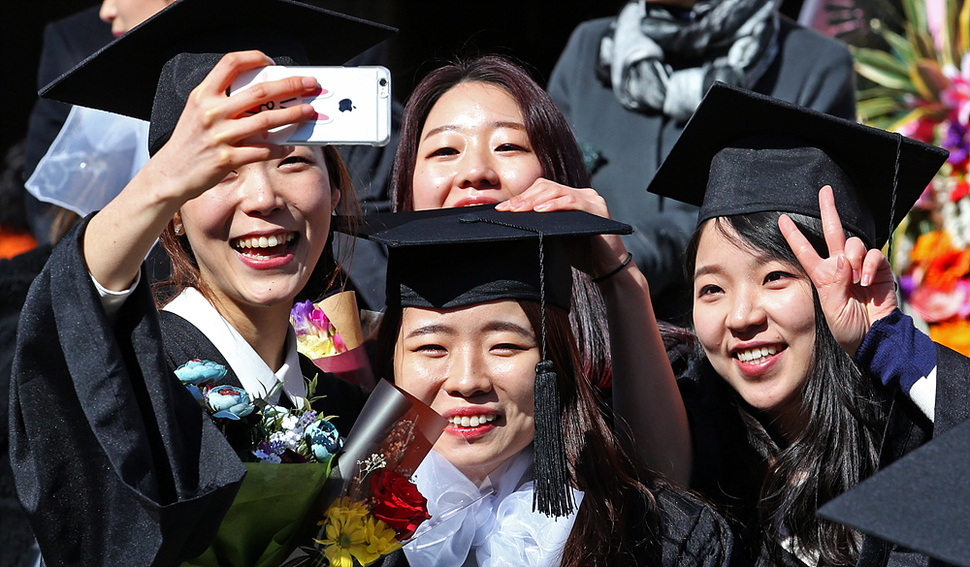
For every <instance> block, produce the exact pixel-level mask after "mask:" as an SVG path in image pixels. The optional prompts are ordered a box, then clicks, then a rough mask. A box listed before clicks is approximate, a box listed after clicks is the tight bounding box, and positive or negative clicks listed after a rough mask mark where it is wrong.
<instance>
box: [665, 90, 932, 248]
mask: <svg viewBox="0 0 970 567" xmlns="http://www.w3.org/2000/svg"><path fill="white" fill-rule="evenodd" d="M946 156H947V151H946V150H944V149H942V148H938V147H935V146H931V145H928V144H924V143H922V142H917V141H915V140H912V139H910V138H906V137H905V136H901V135H899V134H894V133H890V132H886V131H885V130H880V129H878V128H872V127H869V126H865V125H862V124H858V123H856V122H852V121H849V120H844V119H842V118H837V117H835V116H831V115H828V114H824V113H822V112H818V111H816V110H812V109H809V108H803V107H800V106H797V105H795V104H792V103H789V102H785V101H781V100H777V99H774V98H771V97H768V96H765V95H761V94H758V93H753V92H751V91H747V90H745V89H741V88H738V87H733V86H729V85H725V84H724V83H715V84H714V85H713V86H712V87H711V89H710V90H709V91H708V93H707V95H706V96H705V97H704V100H703V101H701V104H700V106H698V107H697V111H696V112H695V113H694V115H693V116H692V117H691V119H690V121H689V122H688V123H687V126H686V127H685V128H684V131H683V133H682V134H681V136H680V138H679V139H678V140H677V143H676V144H675V145H674V147H673V148H672V149H671V151H670V155H668V156H667V159H666V160H664V162H663V164H662V165H661V166H660V169H659V171H658V172H657V175H656V176H655V177H654V179H653V181H652V182H651V184H650V187H649V188H648V190H649V191H650V192H652V193H656V194H658V195H662V196H664V197H669V198H671V199H675V200H678V201H682V202H685V203H690V204H692V205H698V206H700V211H699V213H698V225H699V224H700V223H703V222H704V221H706V220H708V219H710V218H714V217H719V216H730V215H737V214H746V213H755V212H766V211H781V212H786V213H800V214H804V215H808V216H812V217H815V218H819V217H820V213H819V208H818V191H819V189H821V188H822V186H824V185H831V186H832V191H833V193H834V195H835V203H836V206H837V207H838V211H839V216H840V218H841V220H842V224H843V226H844V227H845V228H847V229H849V230H850V231H851V232H852V233H854V234H855V235H857V236H859V237H860V238H862V239H863V241H864V242H865V243H866V244H867V245H868V246H870V247H877V248H881V247H882V246H883V245H884V244H885V243H886V242H887V240H888V239H889V236H890V234H891V231H892V229H894V228H895V227H896V226H897V225H898V224H899V222H900V221H901V220H902V219H903V217H904V216H905V215H906V213H907V212H909V209H910V207H912V205H913V203H915V202H916V199H918V198H919V196H920V194H922V192H923V190H924V189H925V188H926V186H927V184H928V183H929V182H930V180H931V179H932V178H933V175H935V174H936V172H937V170H938V169H939V168H940V166H941V165H943V162H944V160H945V159H946ZM897 167H898V172H897ZM894 194H895V199H894Z"/></svg>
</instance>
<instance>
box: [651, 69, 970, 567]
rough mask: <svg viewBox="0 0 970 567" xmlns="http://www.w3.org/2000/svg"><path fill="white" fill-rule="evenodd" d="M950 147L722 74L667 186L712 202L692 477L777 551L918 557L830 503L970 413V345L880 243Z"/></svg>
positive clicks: (863, 559) (704, 231) (702, 253)
mask: <svg viewBox="0 0 970 567" xmlns="http://www.w3.org/2000/svg"><path fill="white" fill-rule="evenodd" d="M945 158H946V152H945V151H944V150H942V149H940V148H935V147H932V146H927V145H925V144H921V143H919V142H915V141H913V140H910V139H907V138H904V137H902V136H899V135H895V134H890V133H887V132H884V131H882V130H877V129H874V128H869V127H866V126H862V125H859V124H856V123H853V122H849V121H845V120H841V119H838V118H833V117H831V116H827V115H824V114H821V113H817V112H814V111H810V110H807V109H804V108H800V107H797V106H795V105H791V104H788V103H784V102H781V101H777V100H774V99H771V98H768V97H764V96H761V95H756V94H753V93H750V92H747V91H744V90H742V89H736V88H733V87H727V86H724V85H720V84H716V85H715V86H714V87H713V88H712V89H711V91H710V92H709V93H708V95H707V97H706V98H705V100H704V102H703V103H702V104H701V107H700V108H699V109H698V111H697V113H696V114H695V115H694V117H693V118H692V119H691V122H690V123H689V124H688V126H687V128H686V129H685V131H684V135H683V136H682V137H681V139H680V140H679V141H678V143H677V145H676V146H675V147H674V149H673V151H672V152H671V154H670V156H669V157H668V158H667V160H666V162H665V163H664V165H663V167H662V168H661V170H660V172H659V173H658V175H657V177H656V178H655V180H654V182H653V184H652V185H651V187H650V190H651V191H653V192H655V193H659V194H662V195H665V196H668V197H671V198H675V199H680V200H683V201H686V202H689V203H692V204H696V205H699V206H700V207H701V209H700V215H699V220H698V229H697V231H696V233H695V235H694V237H693V239H692V241H691V246H690V248H689V249H688V254H687V274H688V277H689V278H690V279H691V280H692V282H693V303H694V307H693V323H694V331H695V333H696V340H697V343H698V346H699V347H700V348H699V349H698V356H697V359H696V360H695V361H694V363H693V364H692V367H691V369H690V370H689V371H688V375H687V376H685V377H683V378H682V379H681V390H682V393H683V396H684V401H685V404H686V406H687V409H688V415H689V416H690V421H691V431H692V439H693V441H694V462H693V474H692V480H691V486H692V487H693V488H695V489H696V490H698V491H700V492H701V493H702V494H704V495H705V496H707V497H709V498H710V499H712V500H714V501H715V502H717V503H718V504H719V505H721V506H722V507H723V509H724V510H725V511H726V513H727V514H729V516H730V517H732V518H733V519H734V521H735V522H736V524H735V526H736V527H737V528H738V529H739V531H740V532H741V537H742V540H743V541H744V544H745V547H746V548H747V551H748V553H749V554H750V555H751V557H752V559H755V560H756V561H757V562H758V563H759V565H799V564H806V565H848V564H857V563H858V564H859V565H869V566H873V567H876V566H882V565H886V564H887V562H890V561H896V560H905V559H904V558H902V557H898V558H895V559H891V558H890V554H891V553H902V551H901V550H894V549H892V547H891V546H890V545H889V544H887V543H885V542H881V541H878V540H875V539H874V538H869V537H866V538H864V537H863V536H862V535H861V534H859V533H858V532H854V531H852V530H850V529H848V528H846V527H843V526H840V525H838V524H836V523H834V522H831V521H827V520H822V519H819V518H817V517H816V512H817V510H818V508H819V506H821V505H822V504H824V503H825V502H827V501H829V500H831V499H832V498H834V497H836V496H838V495H839V494H841V493H843V492H845V491H847V490H848V489H850V488H852V487H853V486H855V485H856V484H857V483H858V482H859V481H860V480H862V479H864V478H866V477H868V476H870V475H872V474H873V473H874V472H875V471H876V470H877V469H878V468H879V467H881V466H884V465H885V464H887V463H889V462H891V461H893V460H894V459H895V458H897V457H898V456H899V455H901V454H903V453H905V452H906V451H908V450H910V449H912V448H913V447H914V446H916V445H918V444H919V443H921V442H922V441H924V440H925V439H926V438H927V437H928V436H929V435H930V434H936V433H939V432H940V431H943V430H945V429H947V428H948V427H950V425H952V424H953V423H954V422H955V420H958V419H961V417H958V416H965V415H966V412H967V409H968V405H967V404H966V396H965V395H960V396H953V392H955V391H960V389H961V388H963V389H964V390H963V391H966V390H965V388H967V387H968V384H967V380H968V378H967V372H966V370H967V369H968V367H967V364H966V360H965V359H962V357H959V356H958V355H956V354H955V353H953V352H952V351H949V350H947V349H945V348H943V347H939V348H937V347H936V346H935V345H933V343H932V342H930V341H929V339H928V338H927V337H926V336H925V335H922V334H920V333H918V332H916V331H915V330H914V329H913V327H912V322H911V321H909V320H908V318H906V317H905V316H903V315H902V314H901V313H899V311H898V310H896V309H895V307H896V303H895V293H894V289H893V278H892V272H891V270H890V269H889V265H888V262H887V261H886V260H885V257H883V256H882V254H881V253H880V252H879V250H878V249H879V248H880V247H882V246H883V245H884V244H885V243H886V242H887V240H888V238H889V235H890V233H891V231H892V230H893V229H894V228H895V226H896V225H897V224H898V223H899V221H900V220H901V219H902V217H903V216H904V215H905V214H906V212H907V211H908V209H909V207H910V206H911V205H912V203H913V202H915V200H916V199H917V198H918V197H919V195H920V193H921V192H922V191H923V189H924V188H925V186H926V184H927V183H928V182H929V180H930V179H931V178H932V176H933V174H934V173H935V172H936V170H937V169H938V168H939V166H940V165H941V164H942V163H943V160H944V159H945ZM937 362H939V364H940V373H939V374H938V373H937V370H938V369H937ZM943 368H948V369H950V371H947V372H946V378H945V379H944V373H943V370H942V369H943ZM960 369H962V371H961V370H960ZM953 370H956V371H953ZM934 419H935V424H934ZM923 559H925V558H923Z"/></svg>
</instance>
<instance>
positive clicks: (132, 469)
mask: <svg viewBox="0 0 970 567" xmlns="http://www.w3.org/2000/svg"><path fill="white" fill-rule="evenodd" d="M85 226H86V223H81V224H80V225H79V226H78V227H76V229H75V230H74V232H72V233H71V234H70V235H69V236H68V237H66V238H65V239H64V241H62V242H61V243H60V244H59V245H58V246H57V247H56V248H55V250H54V252H53V254H52V257H51V260H50V261H49V262H48V263H47V265H46V266H45V268H44V270H43V272H42V273H41V275H40V276H38V278H37V279H36V280H35V282H34V284H33V285H32V286H31V289H30V292H29V293H28V297H27V301H26V303H25V305H24V310H23V316H22V319H21V324H20V329H19V332H18V342H17V352H16V355H15V359H14V364H13V374H12V380H11V392H10V412H11V418H10V424H11V431H10V451H11V463H12V466H13V470H14V476H15V479H16V484H17V490H18V494H19V497H20V500H21V503H22V504H23V506H24V508H25V510H26V512H27V514H28V517H29V518H30V522H31V526H32V528H33V530H34V532H35V535H36V537H37V540H38V543H39V544H40V547H41V550H42V552H43V555H44V558H45V561H46V563H47V564H48V565H178V564H180V563H181V562H182V561H184V560H185V559H187V558H190V557H193V556H195V555H198V554H199V553H201V552H202V551H203V550H204V549H205V548H206V547H207V546H208V545H209V542H210V541H211V539H212V538H213V537H214V536H215V533H216V530H217V528H218V526H219V524H220V522H221V520H222V517H223V516H224V514H225V512H226V510H227V509H228V508H229V505H230V504H231V503H232V501H233V498H234V497H235V494H236V492H237V490H238V488H239V485H240V483H241V482H242V478H243V475H244V474H245V467H244V466H243V465H242V463H241V462H240V461H239V459H238V457H236V455H235V453H234V452H233V451H232V449H231V447H230V446H229V444H228V443H227V442H226V440H225V438H224V437H222V435H221V433H219V431H218V430H217V429H216V428H215V427H214V426H213V425H212V423H211V422H210V421H209V420H207V419H205V418H204V416H203V414H202V412H201V410H200V408H199V406H198V404H197V403H196V402H195V400H194V399H193V398H192V396H191V394H189V393H188V391H187V390H186V389H185V388H184V387H183V386H182V385H181V384H180V383H179V381H178V379H177V378H176V377H175V376H174V374H173V373H172V370H173V368H172V367H171V365H170V364H169V361H168V359H167V357H166V354H165V352H164V347H163V341H162V333H161V329H160V325H159V318H158V313H157V311H156V310H155V308H154V303H153V299H152V297H151V293H150V291H149V289H148V286H147V284H146V283H145V282H146V279H144V278H143V280H142V285H140V286H139V287H138V289H136V290H135V293H134V294H133V295H132V296H131V297H130V298H129V300H128V301H127V302H126V303H125V305H124V306H123V307H122V309H121V310H120V311H119V313H118V316H117V320H116V322H115V323H114V324H111V323H110V322H109V320H108V318H107V316H106V315H105V313H104V310H103V308H102V307H101V303H100V299H99V298H98V294H97V292H96V290H95V289H94V286H93V284H92V282H91V279H90V277H89V275H88V273H87V268H86V265H85V263H84V259H83V257H82V253H81V249H80V245H79V240H80V238H81V236H82V235H83V230H84V227H85Z"/></svg>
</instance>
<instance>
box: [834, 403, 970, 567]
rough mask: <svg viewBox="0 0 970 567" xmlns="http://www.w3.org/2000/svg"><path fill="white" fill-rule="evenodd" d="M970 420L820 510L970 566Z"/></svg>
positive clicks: (848, 523)
mask: <svg viewBox="0 0 970 567" xmlns="http://www.w3.org/2000/svg"><path fill="white" fill-rule="evenodd" d="M968 468H970V421H965V422H963V423H962V424H960V425H958V426H956V427H954V428H953V429H951V430H950V431H948V432H946V433H944V434H942V435H940V436H938V437H936V438H934V439H933V440H932V441H930V442H929V443H927V444H925V445H923V446H922V447H919V448H918V449H916V450H914V451H912V452H911V453H909V454H908V455H906V456H905V457H903V458H901V459H899V460H898V461H896V462H895V463H893V464H891V465H889V466H888V467H886V468H885V469H884V470H882V471H881V472H879V473H877V474H875V475H874V476H872V477H871V478H869V479H867V480H865V481H863V482H862V483H860V484H859V485H858V486H856V487H855V488H853V489H852V490H849V491H848V492H846V493H845V494H843V495H841V496H839V497H838V498H835V499H834V500H832V501H830V502H829V503H827V504H826V505H824V506H822V508H821V509H819V511H818V515H819V516H820V517H822V518H825V519H827V520H832V521H834V522H839V523H841V524H845V525H846V526H849V527H850V528H853V529H856V530H859V531H861V532H863V533H867V534H870V535H873V536H876V537H878V538H881V539H884V540H886V541H890V542H892V543H895V544H898V545H901V546H903V547H906V548H908V549H912V550H915V551H918V552H921V553H925V554H927V555H930V556H931V557H935V558H937V559H940V560H942V561H945V562H947V563H952V564H954V565H962V566H963V567H970V474H968V473H970V470H968Z"/></svg>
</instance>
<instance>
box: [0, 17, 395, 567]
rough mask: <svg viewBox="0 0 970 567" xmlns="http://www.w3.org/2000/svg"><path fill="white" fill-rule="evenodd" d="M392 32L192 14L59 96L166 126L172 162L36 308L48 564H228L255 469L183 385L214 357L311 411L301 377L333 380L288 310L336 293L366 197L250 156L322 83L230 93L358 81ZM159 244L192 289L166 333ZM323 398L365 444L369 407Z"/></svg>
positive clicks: (22, 427)
mask: <svg viewBox="0 0 970 567" xmlns="http://www.w3.org/2000/svg"><path fill="white" fill-rule="evenodd" d="M391 31H392V30H391V29H390V28H386V27H384V26H381V25H378V24H372V23H370V22H365V21H362V20H357V19H355V18H350V17H347V16H344V15H341V14H336V13H332V12H328V11H325V10H320V9H317V8H314V7H311V6H307V5H305V4H299V3H295V2H290V1H288V0H232V1H229V0H177V1H176V2H174V3H173V4H171V5H170V6H168V7H167V8H166V9H164V10H162V11H161V12H159V13H158V14H156V15H155V16H153V17H152V18H150V19H149V20H147V21H146V22H144V23H143V24H141V25H140V26H138V27H137V28H135V29H133V30H132V31H130V32H129V33H127V34H125V35H124V36H122V37H120V38H119V39H117V40H115V41H114V42H113V43H111V44H109V45H108V46H106V47H105V48H104V49H102V50H101V51H100V52H98V53H96V54H95V55H93V56H92V57H91V58H89V59H87V60H86V61H84V62H83V63H81V64H80V65H79V66H78V67H77V68H75V69H74V70H72V71H71V72H69V73H68V74H66V75H65V76H63V77H61V78H60V79H58V80H57V81H55V82H54V83H52V84H51V85H50V86H48V87H47V89H45V94H46V96H50V97H55V98H57V99H59V100H62V101H65V102H69V103H72V104H77V105H82V106H89V107H94V108H98V109H102V110H108V111H112V112H117V113H122V114H127V115H130V116H134V117H138V118H143V119H150V120H151V131H150V147H149V151H150V153H151V154H152V158H151V160H150V161H149V162H148V164H147V165H146V166H145V167H144V169H142V170H141V171H140V172H139V173H138V174H137V176H136V177H135V178H134V179H133V180H132V181H131V182H130V183H129V185H128V186H127V187H126V188H125V189H124V191H123V192H122V193H121V194H120V195H119V196H118V197H117V198H116V199H115V200H113V201H112V202H111V203H110V204H108V205H107V206H106V207H105V208H104V209H103V210H102V211H100V212H98V213H96V214H94V215H93V216H91V217H89V218H88V219H86V220H85V222H83V223H81V224H80V225H79V226H78V227H77V228H76V229H75V231H74V232H73V233H72V235H71V236H69V237H66V238H65V239H64V240H63V241H62V243H61V244H60V245H59V246H58V248H57V249H56V250H55V251H54V253H53V255H52V257H51V260H50V262H49V263H48V265H47V267H46V268H45V269H44V272H43V273H42V274H41V276H39V277H38V279H37V281H36V282H35V285H34V286H33V288H32V290H31V293H30V296H29V298H28V300H27V304H26V305H25V307H24V310H23V320H22V323H21V327H20V336H19V339H18V351H17V355H16V359H15V361H14V372H13V375H14V380H13V384H12V388H11V411H10V414H11V420H12V422H11V423H12V425H11V444H10V447H11V461H12V464H13V469H14V471H15V475H16V482H17V489H18V493H19V495H20V498H21V501H22V503H23V505H24V507H25V509H26V510H27V513H28V515H29V517H30V521H31V525H32V527H33V529H34V531H35V533H36V536H37V540H38V542H39V544H40V547H41V551H42V553H43V556H44V559H45V561H46V562H47V564H49V565H67V564H71V565H177V564H179V563H181V562H182V561H185V560H187V559H190V558H192V557H194V556H196V555H198V554H199V553H201V552H202V551H203V550H204V549H205V548H206V547H207V546H208V545H209V542H210V541H211V540H212V538H213V536H214V535H215V533H216V530H217V528H218V527H219V524H220V522H221V520H222V517H223V515H224V514H225V513H226V510H227V508H228V507H229V505H230V504H231V503H232V501H233V498H234V496H235V494H236V491H237V490H238V489H239V486H240V483H241V482H242V478H243V475H244V473H245V468H244V467H243V464H242V463H241V462H240V459H239V458H238V457H237V456H236V453H235V452H234V451H233V449H232V448H231V447H230V446H229V444H228V443H227V441H226V439H225V438H224V437H223V436H222V434H221V433H220V432H219V431H218V430H217V429H216V428H215V427H214V426H213V424H212V423H211V422H210V421H209V420H208V419H206V417H205V416H204V415H203V413H202V412H201V411H200V408H199V405H198V403H197V402H196V401H195V400H194V399H193V397H192V395H191V394H190V393H189V391H188V390H187V389H186V388H185V387H183V386H182V385H181V384H180V382H179V380H178V379H177V378H176V376H175V374H174V373H173V370H174V369H175V368H176V367H177V366H179V365H181V364H184V363H185V362H187V361H189V360H190V359H205V360H207V361H211V362H214V363H217V364H219V365H221V366H223V367H224V368H225V369H226V375H225V378H224V379H223V380H222V382H221V383H223V384H229V385H234V386H242V387H243V388H244V389H245V390H247V391H248V392H249V394H250V395H251V396H258V397H264V398H272V399H269V401H272V402H276V401H277V399H276V398H275V396H277V395H278V396H280V398H279V400H278V401H279V403H282V404H287V403H288V404H291V405H295V406H299V405H302V404H303V403H305V400H304V399H303V397H304V396H305V389H304V382H303V375H304V371H303V370H302V369H301V367H303V368H307V370H306V373H307V376H313V375H315V374H317V372H316V371H315V370H313V368H314V367H313V366H312V363H310V364H307V363H308V361H306V360H304V359H302V358H300V357H299V355H298V354H297V351H296V344H295V340H294V339H295V337H294V334H293V331H292V330H291V328H290V327H289V323H288V318H289V312H290V308H291V307H292V305H293V301H294V298H296V297H297V296H298V294H301V293H308V292H310V293H312V292H317V293H319V292H320V291H322V290H321V289H320V288H319V284H320V283H321V282H326V280H327V279H328V277H329V273H330V272H331V271H332V269H333V265H332V261H330V262H328V261H324V260H320V258H329V257H330V254H329V252H328V248H329V245H328V244H327V242H328V238H329V236H330V217H331V215H332V213H333V211H334V210H335V208H336V207H337V205H338V203H339V202H340V201H341V200H343V201H344V202H346V201H347V200H352V190H351V188H350V186H349V184H348V183H347V181H346V177H347V176H346V172H345V170H344V169H343V165H342V164H341V162H340V159H339V157H338V155H337V154H336V152H335V150H334V148H330V147H328V148H319V147H309V146H303V147H286V146H270V145H266V144H258V143H252V142H250V140H252V139H257V140H258V139H260V136H259V135H260V134H261V133H263V132H265V131H266V130H267V129H271V128H274V127H277V126H282V125H286V124H289V123H293V122H297V121H300V120H304V119H306V118H308V117H309V116H311V115H312V109H311V108H310V107H309V106H308V105H297V106H294V107H291V108H285V109H279V110H272V111H265V112H262V113H259V114H256V115H248V114H246V112H245V111H246V110H247V109H250V108H254V107H258V106H259V105H261V104H263V103H266V102H268V101H270V100H274V99H277V98H285V97H287V96H299V95H301V94H305V93H309V92H312V91H313V90H314V89H316V88H317V85H316V82H315V81H314V80H312V79H302V80H301V78H293V79H288V80H283V81H276V82H271V83H266V84H264V85H263V86H261V87H257V88H253V89H249V90H246V91H244V92H242V93H240V94H239V95H237V96H233V97H229V96H227V94H226V89H227V87H228V86H229V85H230V84H231V83H232V81H233V80H234V79H235V77H236V76H237V75H238V74H239V73H241V72H243V71H246V70H250V69H253V68H257V67H262V66H264V65H267V64H271V63H272V62H275V63H277V64H288V65H294V64H304V65H305V64H316V65H327V64H331V65H332V64H341V63H343V62H344V61H346V60H347V59H349V58H350V57H352V56H353V55H355V54H356V53H358V52H360V51H362V50H364V49H366V48H368V47H370V46H371V45H374V44H376V43H378V42H379V41H381V40H383V39H385V38H386V37H387V36H388V35H389V34H390V32H391ZM240 50H246V51H240ZM257 50H258V51H257ZM228 52H233V53H229V54H228V55H226V54H227V53H228ZM271 57H272V59H271ZM160 235H161V237H162V241H163V243H164V244H165V245H166V249H167V250H168V251H169V253H170V255H171V256H172V259H173V263H174V267H173V275H174V278H175V282H174V283H175V287H176V291H178V294H177V295H176V297H175V298H174V299H173V300H172V301H171V302H170V303H168V305H167V306H166V308H165V310H164V311H162V312H161V313H160V312H158V311H156V309H155V306H154V302H153V297H152V294H151V291H150V290H149V289H148V287H147V283H146V281H147V280H146V278H143V277H140V271H139V270H140V266H141V263H142V259H143V258H144V257H145V255H146V254H147V252H148V251H149V249H150V248H151V246H152V244H153V243H154V242H155V240H156V239H158V238H159V236H160ZM318 260H320V261H318ZM311 287H313V288H315V289H313V290H312V291H311V290H310V288H311ZM304 365H305V366H304ZM280 383H282V390H279V389H276V386H277V384H280ZM274 392H275V394H274ZM315 394H316V395H318V396H320V395H325V396H326V398H325V399H324V400H323V401H322V402H321V404H322V405H321V406H320V407H317V406H316V404H315V405H314V408H315V409H318V410H319V411H323V412H326V414H327V415H338V416H339V417H338V418H336V419H335V420H334V423H335V425H336V426H337V428H338V429H339V430H340V431H341V432H342V433H343V434H346V433H347V431H348V430H349V428H350V426H351V425H352V424H353V422H354V419H355V417H356V413H357V412H359V410H360V407H361V405H362V402H363V399H364V393H363V392H362V391H360V390H357V389H356V388H355V387H353V386H351V385H349V384H348V383H345V382H342V381H340V380H338V379H336V378H335V377H333V376H331V375H323V376H321V377H320V383H319V385H318V387H317V391H316V392H315Z"/></svg>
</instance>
